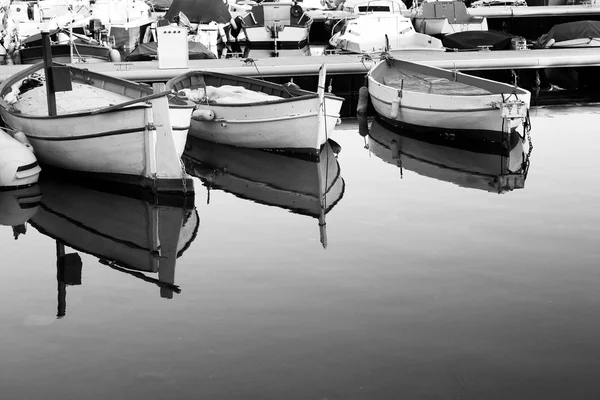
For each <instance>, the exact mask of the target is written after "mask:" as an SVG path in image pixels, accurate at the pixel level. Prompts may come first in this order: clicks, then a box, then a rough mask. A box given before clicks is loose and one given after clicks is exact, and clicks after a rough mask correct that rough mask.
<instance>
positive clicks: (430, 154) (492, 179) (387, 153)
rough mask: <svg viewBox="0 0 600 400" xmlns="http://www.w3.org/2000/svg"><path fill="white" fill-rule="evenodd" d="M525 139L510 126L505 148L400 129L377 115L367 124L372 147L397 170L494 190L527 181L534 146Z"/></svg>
mask: <svg viewBox="0 0 600 400" xmlns="http://www.w3.org/2000/svg"><path fill="white" fill-rule="evenodd" d="M417 138H418V139H417ZM526 142H527V141H525V140H522V139H521V137H520V136H519V134H518V133H517V132H514V131H513V133H512V134H511V136H510V143H509V145H508V148H506V147H503V146H502V144H500V143H491V142H483V141H473V140H469V139H465V138H461V137H460V136H457V135H445V134H443V133H442V132H440V134H435V133H432V134H427V135H424V134H423V133H417V132H411V131H409V130H400V129H398V128H395V127H392V126H391V125H388V124H386V123H385V122H384V121H381V120H379V119H376V120H375V121H373V123H372V125H371V128H370V130H369V149H370V151H371V152H373V153H374V154H375V155H376V156H377V157H379V158H381V159H382V160H383V161H385V162H387V163H390V164H394V165H397V166H398V167H399V168H400V169H401V170H402V169H407V170H410V171H413V172H416V173H417V174H419V175H423V176H428V177H431V178H435V179H438V180H442V181H446V182H451V183H454V184H456V185H458V186H462V187H466V188H472V189H480V190H486V191H489V192H496V193H504V192H507V191H511V190H513V189H522V188H524V187H525V179H526V178H527V171H528V169H529V156H530V153H531V152H530V151H529V149H531V148H532V147H531V143H528V145H527V146H526V145H525V143H526ZM526 151H527V152H526Z"/></svg>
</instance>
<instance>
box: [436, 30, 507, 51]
mask: <svg viewBox="0 0 600 400" xmlns="http://www.w3.org/2000/svg"><path fill="white" fill-rule="evenodd" d="M512 38H513V35H511V34H510V33H506V32H500V31H464V32H456V33H451V34H450V35H445V36H444V37H442V44H443V45H444V47H446V48H449V49H459V50H479V49H480V48H479V46H490V48H491V49H492V50H506V49H508V48H510V42H511V39H512Z"/></svg>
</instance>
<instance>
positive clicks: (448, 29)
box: [413, 0, 488, 35]
mask: <svg viewBox="0 0 600 400" xmlns="http://www.w3.org/2000/svg"><path fill="white" fill-rule="evenodd" d="M413 21H414V25H415V29H416V30H417V31H418V32H421V33H425V34H427V35H447V34H449V33H454V32H463V31H487V30H488V24H487V18H486V17H480V16H474V15H471V14H469V10H468V9H467V6H466V4H465V3H464V2H462V1H460V0H434V1H425V2H423V4H421V6H419V8H418V9H417V12H416V15H415V16H414V19H413Z"/></svg>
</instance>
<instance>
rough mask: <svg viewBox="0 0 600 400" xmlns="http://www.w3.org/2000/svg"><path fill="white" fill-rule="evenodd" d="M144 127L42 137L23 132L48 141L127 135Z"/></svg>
mask: <svg viewBox="0 0 600 400" xmlns="http://www.w3.org/2000/svg"><path fill="white" fill-rule="evenodd" d="M145 130H146V128H144V127H141V128H130V129H119V130H116V131H108V132H101V133H93V134H91V135H81V136H65V137H42V136H34V135H29V134H25V135H26V136H27V138H29V139H34V140H45V141H48V142H62V141H70V140H84V139H95V138H100V137H106V136H117V135H128V134H130V133H139V132H144V131H145Z"/></svg>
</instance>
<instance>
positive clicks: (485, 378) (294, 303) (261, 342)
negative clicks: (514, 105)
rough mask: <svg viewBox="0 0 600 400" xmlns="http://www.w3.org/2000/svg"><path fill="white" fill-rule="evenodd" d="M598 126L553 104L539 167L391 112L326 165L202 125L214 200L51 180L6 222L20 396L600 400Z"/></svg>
mask: <svg viewBox="0 0 600 400" xmlns="http://www.w3.org/2000/svg"><path fill="white" fill-rule="evenodd" d="M599 123H600V108H595V107H571V108H567V107H563V108H551V109H550V108H549V109H537V110H533V115H532V124H533V130H532V132H531V136H532V141H533V151H532V153H531V157H530V165H529V169H528V172H527V175H526V176H525V173H524V171H523V170H521V168H522V167H524V164H523V156H524V155H526V154H527V146H526V145H522V144H521V142H519V141H517V142H516V143H513V144H512V146H511V149H512V150H511V151H510V153H505V154H502V153H501V152H498V151H497V149H493V148H473V147H469V146H467V147H466V148H465V147H464V146H461V145H459V144H460V143H459V142H457V141H455V140H454V139H453V138H447V141H446V142H444V143H443V144H440V143H432V142H423V141H419V140H415V139H414V138H410V137H400V136H397V135H394V134H392V133H390V132H387V131H386V130H385V126H382V125H379V126H378V125H377V124H375V125H374V127H372V138H370V139H369V138H367V139H366V140H365V139H363V138H362V137H360V136H359V135H358V129H357V126H356V125H355V124H353V123H344V124H342V125H341V126H339V127H338V128H337V129H336V131H335V135H334V137H333V139H335V141H337V142H338V143H339V144H340V145H341V151H340V152H339V154H338V156H337V159H336V158H335V156H334V150H336V149H335V148H331V147H327V148H326V149H325V151H326V152H327V153H326V154H325V153H324V154H325V156H324V157H322V161H321V162H320V163H319V164H315V163H309V162H306V161H302V160H297V159H287V161H286V159H285V158H283V157H281V156H278V155H273V154H262V155H261V154H260V153H259V152H252V151H242V150H239V149H227V148H225V149H223V148H219V147H218V146H217V147H215V148H213V149H211V151H209V152H208V151H204V150H203V149H206V148H207V147H203V146H202V143H197V142H195V141H191V142H190V146H189V149H188V153H187V156H188V157H187V159H186V163H187V167H188V168H189V169H190V171H193V173H194V174H195V175H196V176H198V177H199V178H196V179H194V184H195V189H196V197H195V207H196V208H195V210H194V209H193V207H192V206H191V205H189V204H188V205H185V206H182V207H173V206H167V205H164V206H155V205H152V204H148V203H145V202H142V201H139V200H135V199H130V198H126V197H123V196H119V195H116V194H110V193H102V192H96V191H93V190H91V189H89V188H85V187H81V186H77V185H73V184H69V183H65V182H61V181H60V180H48V179H43V180H42V185H41V189H42V205H41V206H39V207H38V208H37V212H36V213H35V214H34V215H33V218H32V219H31V221H30V223H28V224H27V226H26V233H25V234H20V235H18V240H14V239H13V231H12V230H11V228H10V226H3V227H1V228H2V229H1V230H0V246H1V249H2V254H3V256H4V257H3V258H4V262H3V273H4V278H3V279H2V280H1V283H0V293H2V295H1V296H2V297H1V300H2V301H1V302H0V304H1V305H0V321H1V325H0V335H1V337H2V341H1V342H0V355H1V360H2V362H1V363H0V387H1V388H2V398H3V399H51V398H53V399H58V398H60V399H106V398H129V399H203V398H207V399H282V398H285V399H317V400H321V399H329V400H332V399H399V398H410V399H456V398H461V399H482V398H485V399H507V398H511V399H532V398H544V399H566V398H569V399H591V398H597V397H599V396H600V389H598V384H597V379H596V372H597V371H598V370H600V358H599V357H598V354H600V345H599V344H598V337H599V334H600V322H598V318H597V316H598V314H599V313H600V294H599V293H600V292H599V291H598V287H599V286H600V246H598V238H599V237H600V212H599V211H598V209H597V207H598V204H600V186H599V185H598V184H597V183H598V178H597V172H598V171H599V170H600V158H598V154H599V152H600V139H599V137H598V130H597V126H598V124H599ZM365 144H367V146H368V149H365ZM207 146H208V145H207ZM200 178H202V180H201V179H200ZM209 188H210V189H209ZM323 191H326V193H327V195H326V196H325V198H324V200H323V203H321V202H320V201H319V193H322V192H323ZM498 192H503V193H502V194H498ZM30 195H31V196H34V195H35V193H32V194H30ZM7 198H8V199H9V200H6V199H7ZM29 198H30V199H31V198H32V197H29ZM33 198H34V197H33ZM10 199H11V198H9V197H6V196H5V197H2V200H1V202H2V210H3V214H2V215H1V218H2V219H1V220H0V222H1V223H3V224H5V225H6V224H9V225H10V224H16V223H18V222H19V218H21V219H24V218H25V219H26V218H27V217H28V216H29V215H28V214H27V212H31V213H33V212H34V211H36V208H35V207H33V208H32V209H27V210H21V211H22V213H23V214H19V213H14V212H12V213H10V212H8V211H7V210H10V208H9V206H10V205H11V204H14V203H11V202H10ZM253 200H254V201H253ZM257 201H258V202H257ZM324 210H327V211H328V212H327V214H326V216H325V215H324V213H323V211H324ZM10 218H13V219H12V220H10ZM182 225H183V227H182V228H181V226H182ZM21 229H22V228H21ZM55 239H59V240H61V241H64V242H67V243H68V244H67V246H65V251H66V253H67V254H73V253H77V254H79V256H80V257H81V260H82V263H81V265H82V267H81V274H80V276H79V273H78V262H77V261H78V260H77V257H76V256H72V255H71V256H68V259H67V264H69V265H68V266H67V267H66V268H65V269H60V270H59V271H58V273H57V249H58V250H59V251H60V250H61V248H60V246H59V247H58V248H57V245H56V241H55ZM69 244H70V245H71V246H72V247H71V246H69ZM159 245H160V248H159V247H158V246H159ZM325 245H326V249H324V247H325ZM73 247H75V249H74V248H73ZM88 253H93V254H95V255H96V256H99V257H101V258H107V259H108V258H110V259H111V260H115V261H117V263H118V264H120V265H127V266H129V267H135V268H137V269H139V270H141V271H137V272H134V273H132V272H131V271H132V270H128V269H123V268H121V267H119V266H118V265H117V263H114V262H108V263H100V262H99V261H98V257H95V256H93V255H90V254H88ZM177 255H179V257H178V258H177ZM175 261H176V266H175ZM107 264H108V265H107ZM158 270H160V272H157V271H158ZM142 274H143V275H142ZM57 277H58V280H57ZM79 278H80V282H79ZM65 282H66V283H67V285H66V286H65V284H64V283H65ZM79 283H80V284H79ZM57 314H61V315H63V314H64V316H63V317H62V318H57Z"/></svg>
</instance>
